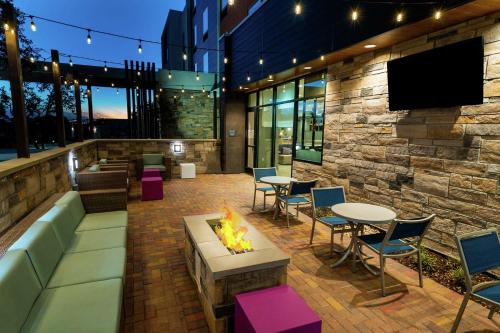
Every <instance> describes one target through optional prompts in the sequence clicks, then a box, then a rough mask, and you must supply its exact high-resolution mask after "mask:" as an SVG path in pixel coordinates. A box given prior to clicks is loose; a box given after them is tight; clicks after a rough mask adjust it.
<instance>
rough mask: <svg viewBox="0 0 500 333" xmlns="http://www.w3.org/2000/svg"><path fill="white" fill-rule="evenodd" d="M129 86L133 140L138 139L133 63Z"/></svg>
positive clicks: (131, 62) (132, 64)
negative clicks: (130, 86)
mask: <svg viewBox="0 0 500 333" xmlns="http://www.w3.org/2000/svg"><path fill="white" fill-rule="evenodd" d="M130 81H131V82H130V84H131V85H132V88H131V95H132V96H131V97H132V117H133V128H134V138H138V137H139V135H138V134H137V110H136V109H135V101H136V98H135V81H134V62H133V61H130Z"/></svg>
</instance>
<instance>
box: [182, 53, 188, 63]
mask: <svg viewBox="0 0 500 333" xmlns="http://www.w3.org/2000/svg"><path fill="white" fill-rule="evenodd" d="M182 59H183V60H184V61H186V60H188V55H187V53H186V50H184V51H183V52H182Z"/></svg>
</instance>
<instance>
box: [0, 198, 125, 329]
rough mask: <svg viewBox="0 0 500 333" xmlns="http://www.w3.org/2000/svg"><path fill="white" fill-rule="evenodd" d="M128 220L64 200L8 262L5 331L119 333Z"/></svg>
mask: <svg viewBox="0 0 500 333" xmlns="http://www.w3.org/2000/svg"><path fill="white" fill-rule="evenodd" d="M127 219H128V216H127V212H126V211H116V212H105V213H94V214H87V213H86V212H85V209H84V207H83V204H82V201H81V198H80V195H79V194H78V192H68V193H66V194H65V195H64V196H63V197H62V198H61V199H60V200H58V201H57V202H56V203H55V205H54V207H52V208H51V209H50V210H49V211H48V212H47V213H46V214H45V215H43V216H42V217H40V218H39V219H38V220H37V221H36V222H35V223H33V225H32V226H31V227H29V228H28V229H27V230H26V232H25V233H24V234H23V235H22V236H21V237H20V238H19V239H18V240H17V241H16V242H15V243H14V244H13V245H12V246H11V247H10V248H9V250H8V251H7V254H6V255H5V256H4V257H3V258H2V259H1V260H0V322H1V323H2V329H1V331H2V333H4V332H5V333H10V332H103V333H105V332H118V331H119V326H120V314H121V304H122V289H123V283H124V281H125V264H126V236H127ZM4 323H5V325H4Z"/></svg>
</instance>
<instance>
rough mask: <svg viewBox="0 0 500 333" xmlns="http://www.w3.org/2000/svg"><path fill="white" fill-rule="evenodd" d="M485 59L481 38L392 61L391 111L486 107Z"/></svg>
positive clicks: (389, 77)
mask: <svg viewBox="0 0 500 333" xmlns="http://www.w3.org/2000/svg"><path fill="white" fill-rule="evenodd" d="M483 57H484V51H483V39H482V37H477V38H472V39H468V40H465V41H462V42H458V43H454V44H451V45H447V46H443V47H439V48H436V49H433V50H430V51H425V52H422V53H418V54H415V55H410V56H407V57H403V58H399V59H395V60H391V61H389V62H388V63H387V72H388V85H389V110H391V111H397V110H408V109H421V108H434V107H450V106H459V105H470V104H481V103H483Z"/></svg>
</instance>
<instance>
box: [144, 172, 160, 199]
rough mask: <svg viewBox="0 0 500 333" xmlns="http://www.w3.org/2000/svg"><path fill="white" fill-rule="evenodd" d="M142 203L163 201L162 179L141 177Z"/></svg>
mask: <svg viewBox="0 0 500 333" xmlns="http://www.w3.org/2000/svg"><path fill="white" fill-rule="evenodd" d="M141 187H142V201H147V200H161V199H163V179H162V178H161V177H142V180H141Z"/></svg>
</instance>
